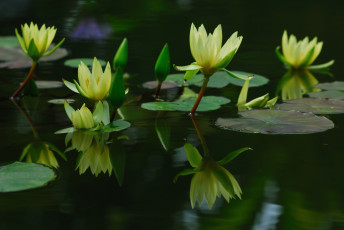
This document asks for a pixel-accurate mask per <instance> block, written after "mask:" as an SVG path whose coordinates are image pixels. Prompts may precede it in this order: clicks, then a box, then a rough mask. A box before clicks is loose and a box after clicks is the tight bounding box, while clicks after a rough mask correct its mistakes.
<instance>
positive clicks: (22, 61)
mask: <svg viewBox="0 0 344 230" xmlns="http://www.w3.org/2000/svg"><path fill="white" fill-rule="evenodd" d="M67 54H68V52H67V50H66V49H64V48H58V49H57V50H56V51H55V52H54V53H52V54H51V55H49V56H47V57H42V58H40V59H39V61H40V62H47V61H54V60H58V59H61V58H63V57H65V56H67ZM0 61H3V62H1V63H0V68H10V69H19V68H28V67H31V65H32V60H31V58H30V57H28V56H27V55H26V54H25V53H24V52H23V50H22V49H21V48H20V47H0Z"/></svg>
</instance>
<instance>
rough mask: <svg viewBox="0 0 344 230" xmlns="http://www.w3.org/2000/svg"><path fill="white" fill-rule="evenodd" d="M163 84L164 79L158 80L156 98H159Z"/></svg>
mask: <svg viewBox="0 0 344 230" xmlns="http://www.w3.org/2000/svg"><path fill="white" fill-rule="evenodd" d="M161 85H162V81H158V85H157V86H156V90H155V99H158V98H159V94H160V89H161Z"/></svg>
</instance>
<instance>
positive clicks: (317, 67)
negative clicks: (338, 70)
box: [308, 60, 334, 70]
mask: <svg viewBox="0 0 344 230" xmlns="http://www.w3.org/2000/svg"><path fill="white" fill-rule="evenodd" d="M333 64H334V60H331V61H329V62H326V63H324V64H319V65H311V66H308V69H309V70H321V69H326V68H329V67H330V66H331V65H333Z"/></svg>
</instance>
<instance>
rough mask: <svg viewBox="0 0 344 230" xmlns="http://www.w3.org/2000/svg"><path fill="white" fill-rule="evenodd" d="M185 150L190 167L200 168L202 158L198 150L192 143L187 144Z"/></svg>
mask: <svg viewBox="0 0 344 230" xmlns="http://www.w3.org/2000/svg"><path fill="white" fill-rule="evenodd" d="M184 149H185V152H186V156H187V157H188V161H189V163H190V165H191V166H192V167H194V168H196V167H198V166H199V165H200V164H201V162H202V156H201V154H200V153H199V152H198V150H197V149H196V148H195V147H194V146H192V145H191V144H190V143H185V144H184Z"/></svg>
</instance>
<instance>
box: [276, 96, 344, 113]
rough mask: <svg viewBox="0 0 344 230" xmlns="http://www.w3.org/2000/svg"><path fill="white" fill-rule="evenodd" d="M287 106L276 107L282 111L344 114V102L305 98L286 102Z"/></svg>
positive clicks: (278, 105) (279, 105)
mask: <svg viewBox="0 0 344 230" xmlns="http://www.w3.org/2000/svg"><path fill="white" fill-rule="evenodd" d="M284 102H286V103H285V104H277V105H275V106H276V108H277V109H280V110H297V111H300V112H312V113H315V114H335V113H344V101H340V100H329V99H313V98H303V99H296V100H290V101H284Z"/></svg>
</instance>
